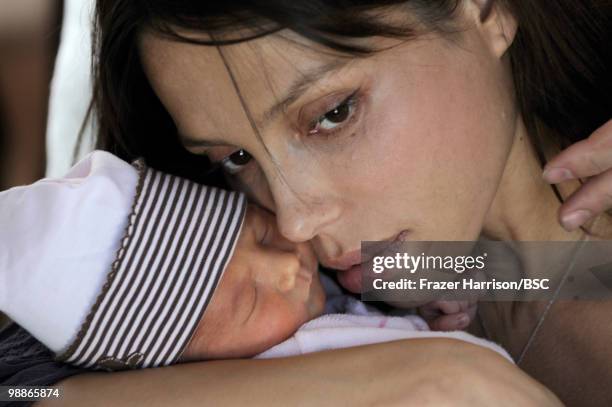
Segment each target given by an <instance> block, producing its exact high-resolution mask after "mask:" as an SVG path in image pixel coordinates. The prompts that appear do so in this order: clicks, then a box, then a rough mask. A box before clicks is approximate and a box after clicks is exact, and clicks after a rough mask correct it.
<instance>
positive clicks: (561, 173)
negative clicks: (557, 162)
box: [542, 168, 576, 184]
mask: <svg viewBox="0 0 612 407" xmlns="http://www.w3.org/2000/svg"><path fill="white" fill-rule="evenodd" d="M542 178H544V181H546V182H548V183H550V184H558V183H559V182H563V181H567V180H570V179H574V178H576V177H575V176H574V174H573V173H572V172H571V171H570V170H568V169H567V168H547V169H545V170H544V172H543V173H542Z"/></svg>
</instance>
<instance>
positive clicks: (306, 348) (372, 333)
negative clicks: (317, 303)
mask: <svg viewBox="0 0 612 407" xmlns="http://www.w3.org/2000/svg"><path fill="white" fill-rule="evenodd" d="M322 281H323V285H324V286H325V290H326V292H327V295H328V299H327V304H326V312H328V313H327V314H325V315H323V316H320V317H318V318H315V319H313V320H311V321H308V322H307V323H305V324H304V325H302V326H301V327H300V329H298V331H297V332H296V333H295V334H294V335H293V336H291V337H290V338H289V339H287V340H285V341H284V342H282V343H280V344H278V345H276V346H274V347H272V348H270V349H268V350H267V351H265V352H263V353H261V354H259V355H257V356H256V358H257V359H267V358H277V357H283V356H293V355H301V354H305V353H311V352H318V351H322V350H328V349H338V348H349V347H352V346H360V345H368V344H373V343H381V342H389V341H395V340H400V339H417V338H452V339H458V340H462V341H466V342H470V343H473V344H476V345H480V346H484V347H486V348H488V349H491V350H493V351H495V352H497V353H499V354H500V355H502V356H504V357H505V358H506V359H508V360H509V361H511V362H513V363H514V361H513V360H512V358H511V357H510V355H509V354H508V352H506V351H505V350H504V349H503V348H502V347H501V346H499V345H497V344H495V343H493V342H490V341H487V340H485V339H481V338H478V337H476V336H474V335H471V334H468V333H467V332H463V331H452V332H437V331H430V330H429V327H428V325H427V323H426V322H425V320H423V318H421V317H419V316H417V315H405V316H387V315H383V314H382V313H381V312H379V311H377V310H376V309H375V308H373V307H369V306H367V305H366V304H365V303H363V302H361V301H359V300H356V299H355V298H353V297H351V296H348V295H344V294H342V293H341V291H340V289H339V287H338V286H337V285H336V284H335V283H334V282H333V281H332V280H331V279H330V278H329V277H327V276H324V275H322Z"/></svg>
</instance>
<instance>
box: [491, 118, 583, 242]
mask: <svg viewBox="0 0 612 407" xmlns="http://www.w3.org/2000/svg"><path fill="white" fill-rule="evenodd" d="M516 128H517V130H516V134H515V137H514V142H513V145H512V148H511V151H510V155H509V157H508V160H507V164H506V168H505V169H504V173H503V175H502V179H501V182H500V185H499V187H498V190H497V193H496V195H495V198H494V200H493V203H492V204H491V207H490V210H489V212H488V214H487V217H486V218H485V223H484V228H483V232H482V234H483V235H484V236H485V237H487V238H489V239H493V240H504V241H513V240H514V241H557V240H560V241H568V240H569V241H572V240H580V239H581V237H582V235H583V232H582V231H581V230H578V231H573V232H568V231H566V230H565V229H563V227H561V225H560V224H559V221H558V210H559V207H560V206H561V203H560V202H559V200H558V199H557V197H556V195H555V193H554V190H553V188H552V187H551V186H550V185H549V184H547V183H546V182H545V181H544V180H543V179H542V168H541V166H540V163H539V161H538V158H537V154H536V152H535V149H534V148H533V145H532V143H531V141H530V137H529V135H528V134H527V131H526V129H525V126H524V124H523V121H522V119H521V118H520V117H519V118H518V119H517V126H516ZM548 148H549V150H552V147H550V146H549V147H548ZM579 186H580V183H579V182H578V181H570V182H566V183H564V184H563V185H561V186H560V192H561V194H562V196H568V195H569V194H570V193H571V192H573V191H574V190H576V189H577V188H578V187H579Z"/></svg>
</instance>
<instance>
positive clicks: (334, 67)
mask: <svg viewBox="0 0 612 407" xmlns="http://www.w3.org/2000/svg"><path fill="white" fill-rule="evenodd" d="M350 61H351V59H350V58H341V59H336V60H334V61H332V62H329V63H327V64H325V65H321V66H318V67H316V68H313V69H311V70H309V71H306V72H301V73H300V77H299V78H298V79H296V80H295V81H294V82H293V83H292V84H291V86H289V90H288V91H287V93H286V94H285V96H284V97H283V98H281V99H280V100H279V101H278V102H276V103H275V104H274V105H272V106H271V107H270V108H269V109H268V110H266V112H265V113H264V114H263V118H262V121H261V127H265V126H266V125H267V124H268V123H269V122H270V121H272V120H274V118H275V117H276V116H277V115H278V114H279V113H280V112H282V111H284V110H285V109H286V108H287V107H288V106H290V105H291V104H292V103H293V102H295V101H296V100H298V99H299V98H300V97H301V96H302V95H303V94H304V92H306V90H308V88H310V87H311V86H312V85H313V84H314V83H315V82H318V81H320V80H321V79H323V78H324V77H325V76H327V75H329V74H330V73H332V72H335V71H338V70H340V68H342V67H344V66H345V65H347V64H348V63H349V62H350Z"/></svg>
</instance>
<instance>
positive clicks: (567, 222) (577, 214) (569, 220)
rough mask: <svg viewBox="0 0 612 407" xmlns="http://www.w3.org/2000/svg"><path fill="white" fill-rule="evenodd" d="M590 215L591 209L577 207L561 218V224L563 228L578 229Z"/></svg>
mask: <svg viewBox="0 0 612 407" xmlns="http://www.w3.org/2000/svg"><path fill="white" fill-rule="evenodd" d="M590 217H591V211H589V210H587V209H578V210H577V211H574V212H571V213H569V214H567V215H565V216H563V217H562V218H561V225H562V226H563V228H564V229H565V230H567V231H568V232H571V231H573V230H575V229H578V228H579V227H580V226H581V225H582V224H583V223H584V222H586V221H587V220H588V219H589V218H590Z"/></svg>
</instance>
